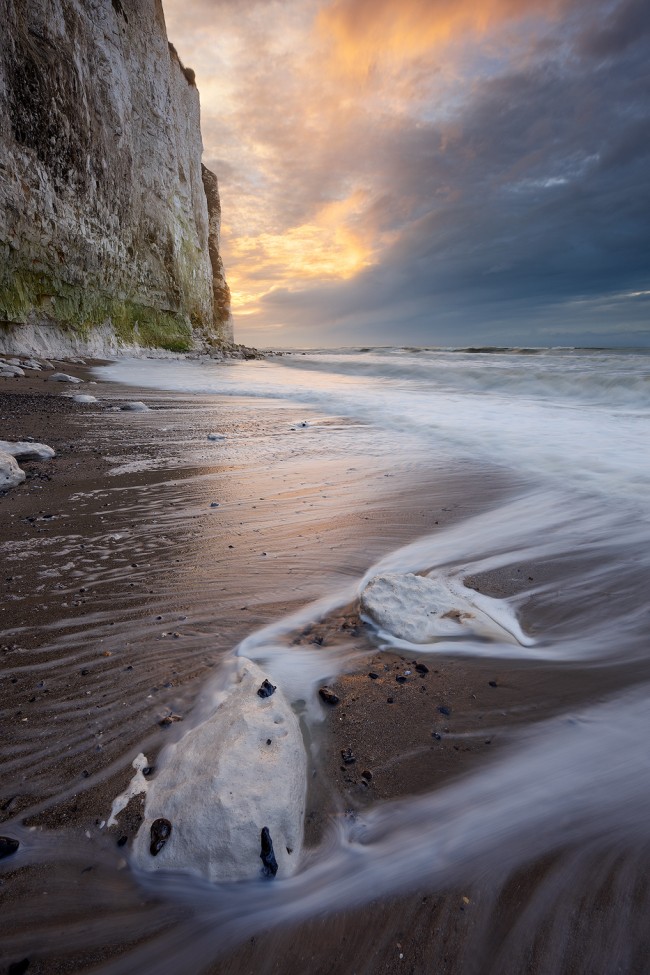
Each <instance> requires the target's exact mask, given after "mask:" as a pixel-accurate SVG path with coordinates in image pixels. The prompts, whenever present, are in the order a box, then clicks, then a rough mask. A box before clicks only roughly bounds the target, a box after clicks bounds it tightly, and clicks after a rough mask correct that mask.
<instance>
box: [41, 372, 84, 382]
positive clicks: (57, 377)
mask: <svg viewBox="0 0 650 975" xmlns="http://www.w3.org/2000/svg"><path fill="white" fill-rule="evenodd" d="M49 378H50V381H51V382H55V383H80V382H83V380H81V379H78V378H77V376H69V375H68V374H67V372H53V373H52V375H51V376H50V377H49Z"/></svg>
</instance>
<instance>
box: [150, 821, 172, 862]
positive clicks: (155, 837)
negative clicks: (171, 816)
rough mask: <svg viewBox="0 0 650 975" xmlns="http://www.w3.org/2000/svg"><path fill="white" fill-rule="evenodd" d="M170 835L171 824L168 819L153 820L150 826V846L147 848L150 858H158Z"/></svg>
mask: <svg viewBox="0 0 650 975" xmlns="http://www.w3.org/2000/svg"><path fill="white" fill-rule="evenodd" d="M171 835H172V824H171V823H170V822H169V820H168V819H154V821H153V823H152V824H151V846H150V847H149V852H150V853H151V855H152V857H155V856H158V854H159V853H160V851H161V850H162V848H163V846H164V845H165V843H166V842H167V840H168V839H169V837H170V836H171Z"/></svg>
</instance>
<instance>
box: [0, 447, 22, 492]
mask: <svg viewBox="0 0 650 975" xmlns="http://www.w3.org/2000/svg"><path fill="white" fill-rule="evenodd" d="M26 477H27V475H26V474H25V472H24V471H23V470H22V469H21V468H20V467H19V466H18V463H17V461H16V458H15V457H14V456H13V455H12V454H8V453H7V451H6V450H0V491H9V490H10V488H14V487H17V486H18V484H22V483H23V481H24V480H25V478H26Z"/></svg>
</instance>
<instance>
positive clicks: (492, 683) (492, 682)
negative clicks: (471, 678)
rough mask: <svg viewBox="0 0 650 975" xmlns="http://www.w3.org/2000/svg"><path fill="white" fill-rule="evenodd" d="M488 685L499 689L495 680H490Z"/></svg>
mask: <svg viewBox="0 0 650 975" xmlns="http://www.w3.org/2000/svg"><path fill="white" fill-rule="evenodd" d="M488 684H489V685H490V687H498V686H499V685H498V684H497V682H496V681H495V680H489V681H488Z"/></svg>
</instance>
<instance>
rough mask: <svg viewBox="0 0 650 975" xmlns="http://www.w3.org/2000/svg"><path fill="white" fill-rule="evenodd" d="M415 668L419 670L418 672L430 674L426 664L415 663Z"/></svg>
mask: <svg viewBox="0 0 650 975" xmlns="http://www.w3.org/2000/svg"><path fill="white" fill-rule="evenodd" d="M415 669H416V670H417V672H418V674H428V673H429V668H428V667H427V665H426V664H416V665H415Z"/></svg>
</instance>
